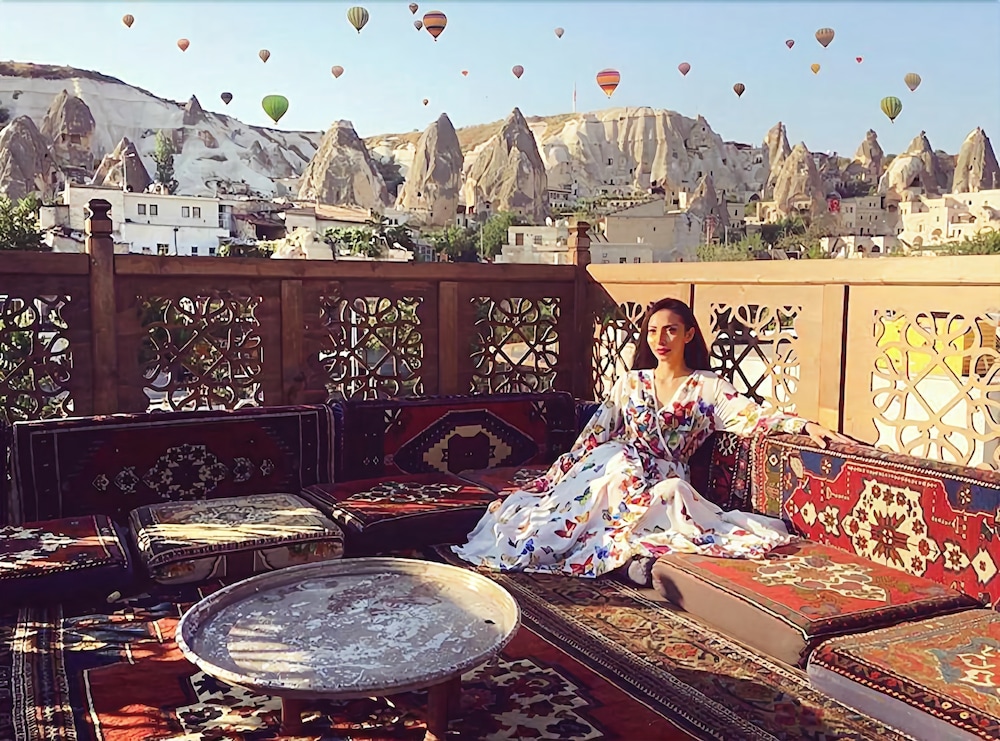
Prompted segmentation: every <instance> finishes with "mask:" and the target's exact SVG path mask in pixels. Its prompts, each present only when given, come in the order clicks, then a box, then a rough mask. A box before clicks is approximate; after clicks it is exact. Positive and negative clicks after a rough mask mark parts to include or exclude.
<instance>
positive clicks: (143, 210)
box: [136, 203, 146, 216]
mask: <svg viewBox="0 0 1000 741" xmlns="http://www.w3.org/2000/svg"><path fill="white" fill-rule="evenodd" d="M136 210H137V211H138V212H139V216H145V215H146V204H145V203H140V204H139V205H138V206H136Z"/></svg>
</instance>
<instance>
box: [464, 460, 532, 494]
mask: <svg viewBox="0 0 1000 741" xmlns="http://www.w3.org/2000/svg"><path fill="white" fill-rule="evenodd" d="M548 470H549V466H544V465H538V466H502V467H500V468H484V469H482V470H481V471H462V473H460V474H458V476H459V478H461V479H462V480H463V481H468V482H469V483H470V484H475V485H477V486H481V487H483V488H484V489H489V490H490V491H492V492H493V493H495V494H498V495H500V496H507V495H508V494H510V493H511V492H512V491H517V490H518V489H520V488H521V487H522V486H524V485H525V484H527V483H528V482H530V481H534V480H535V479H537V478H538V477H539V476H542V475H544V474H545V472H546V471H548Z"/></svg>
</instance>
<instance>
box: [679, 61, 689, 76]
mask: <svg viewBox="0 0 1000 741" xmlns="http://www.w3.org/2000/svg"><path fill="white" fill-rule="evenodd" d="M677 69H678V70H679V71H680V73H681V74H682V75H685V76H686V75H687V73H688V72H690V71H691V65H690V64H688V63H687V62H681V63H680V64H678V65H677Z"/></svg>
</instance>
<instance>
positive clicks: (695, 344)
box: [632, 298, 712, 370]
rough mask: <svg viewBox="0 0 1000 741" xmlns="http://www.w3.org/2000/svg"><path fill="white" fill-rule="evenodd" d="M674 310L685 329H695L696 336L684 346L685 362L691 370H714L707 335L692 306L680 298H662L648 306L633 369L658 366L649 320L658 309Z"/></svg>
mask: <svg viewBox="0 0 1000 741" xmlns="http://www.w3.org/2000/svg"><path fill="white" fill-rule="evenodd" d="M664 309H666V310H667V311H672V312H673V313H674V314H676V315H677V316H679V317H680V318H681V322H683V324H684V329H685V330H688V329H694V337H692V338H691V341H690V342H689V343H687V344H686V345H685V346H684V363H685V364H686V365H687V367H688V368H690V369H691V370H712V366H711V363H710V362H709V356H708V345H706V344H705V336H704V335H703V334H702V333H701V327H699V326H698V320H697V319H695V317H694V312H693V311H691V307H690V306H688V305H687V304H686V303H684V302H683V301H681V300H680V299H678V298H661V299H660V300H659V301H654V302H653V303H651V304H650V305H649V306H647V307H646V315H645V316H644V317H643V318H642V327H641V328H640V329H639V345H638V347H636V349H635V357H634V358H633V359H632V370H644V369H647V368H655V367H656V357H655V356H654V355H653V351H652V350H651V349H650V348H649V340H648V339H647V334H648V332H649V320H650V318H651V317H652V316H653V314H655V313H656V312H658V311H663V310H664Z"/></svg>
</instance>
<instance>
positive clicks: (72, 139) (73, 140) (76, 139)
mask: <svg viewBox="0 0 1000 741" xmlns="http://www.w3.org/2000/svg"><path fill="white" fill-rule="evenodd" d="M69 143H70V144H79V143H80V135H79V134H70V135H69ZM969 203H970V205H971V203H972V202H971V201H970V202H969Z"/></svg>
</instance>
